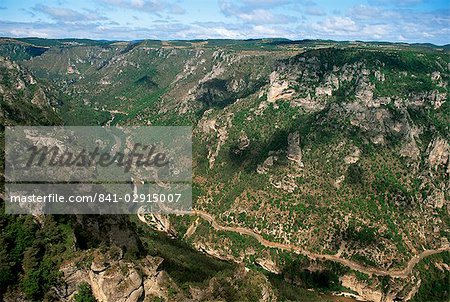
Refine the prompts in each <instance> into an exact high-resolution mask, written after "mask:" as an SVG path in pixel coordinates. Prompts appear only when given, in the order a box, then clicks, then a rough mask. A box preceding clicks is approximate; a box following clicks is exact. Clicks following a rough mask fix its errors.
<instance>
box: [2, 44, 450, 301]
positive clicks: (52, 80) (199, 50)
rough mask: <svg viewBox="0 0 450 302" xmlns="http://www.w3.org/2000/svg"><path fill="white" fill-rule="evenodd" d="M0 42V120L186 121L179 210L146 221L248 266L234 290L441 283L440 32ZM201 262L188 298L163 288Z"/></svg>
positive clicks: (445, 258) (445, 182)
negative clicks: (426, 40)
mask: <svg viewBox="0 0 450 302" xmlns="http://www.w3.org/2000/svg"><path fill="white" fill-rule="evenodd" d="M0 55H1V56H3V57H7V59H5V58H2V61H1V68H2V70H1V72H2V74H1V75H2V78H1V80H2V82H1V85H2V86H0V87H1V89H2V95H3V99H2V107H4V109H5V110H4V117H5V118H6V124H40V125H42V124H53V123H59V122H60V120H59V119H61V121H62V123H64V124H65V125H192V126H193V129H194V138H193V167H194V171H193V172H194V175H193V180H194V183H193V195H194V209H195V211H196V212H195V213H193V214H194V215H186V216H170V217H159V216H156V215H155V216H149V217H146V219H147V220H148V223H149V225H152V223H151V221H152V220H153V221H154V220H155V219H156V220H159V222H160V223H162V224H163V225H164V226H165V227H164V229H163V231H164V230H165V231H167V232H168V230H170V232H168V233H169V235H171V236H175V237H176V238H177V239H176V240H177V242H179V244H183V245H186V246H189V247H190V248H192V253H194V251H195V250H196V251H200V252H202V253H206V254H209V255H212V256H214V257H216V258H220V259H224V260H227V261H232V262H237V263H241V264H244V265H245V266H246V267H247V268H249V269H250V272H251V273H252V274H253V273H254V274H255V276H253V277H252V278H251V280H247V279H245V277H242V278H244V279H242V280H241V279H239V280H241V281H239V282H244V283H245V282H255V284H259V285H258V286H261V288H265V289H264V290H261V291H258V293H246V294H248V295H249V296H245V295H244V296H240V297H239V299H248V300H253V299H252V298H251V297H252V296H251V295H253V294H254V295H257V296H258V299H259V298H264V299H265V300H267V301H269V300H271V299H272V298H273V297H275V296H277V295H278V298H279V299H280V300H284V299H293V298H289V297H292V293H291V292H290V291H291V290H298V288H303V289H305V288H315V289H316V290H319V291H321V292H325V293H330V292H335V293H340V292H347V293H352V294H353V295H355V296H357V297H360V298H364V299H368V300H377V299H381V297H383V299H386V300H385V301H393V300H394V299H397V300H410V299H412V300H414V299H415V300H416V301H429V300H433V299H434V300H436V301H445V300H446V299H448V297H449V294H450V293H449V292H448V289H445V287H446V286H445V284H446V282H447V284H448V281H449V278H450V270H449V266H450V262H449V261H450V252H449V250H450V246H449V240H450V202H449V200H450V194H449V192H450V178H449V177H450V146H449V141H450V102H449V95H448V84H449V79H450V56H449V53H448V50H446V49H445V47H444V48H440V47H431V46H428V45H408V44H394V43H365V42H334V41H314V40H305V41H287V40H286V41H285V40H277V39H267V40H265V39H262V40H245V41H239V40H230V41H228V40H204V41H203V40H195V41H168V42H166V41H153V40H149V41H137V42H133V43H130V42H107V41H99V42H95V41H90V40H89V41H85V40H76V41H75V40H74V41H71V40H49V41H46V40H43V41H41V40H39V39H38V40H36V39H21V40H20V41H19V40H14V39H4V40H2V41H1V43H0ZM10 60H14V62H12V61H10ZM19 86H20V87H19ZM30 99H31V102H30V101H26V100H30ZM36 106H37V107H39V108H41V109H40V110H39V113H36V112H35V109H34V108H35V107H36ZM196 213H197V214H196ZM142 227H145V226H140V227H139V228H142ZM135 228H136V225H134V224H133V226H132V227H131V229H132V231H133V232H134V231H135ZM141 232H148V228H146V229H145V231H141ZM174 234H175V235H174ZM146 237H147V235H145V234H142V233H141V234H139V238H140V240H143V241H145V238H146ZM158 238H159V237H158ZM177 244H178V243H177ZM155 245H156V246H158V243H155ZM156 249H158V248H156ZM150 250H151V249H150ZM434 251H436V252H439V253H436V254H434ZM89 253H93V254H92V255H94V254H95V251H93V250H92V251H90V252H89ZM145 253H149V250H147V249H144V251H143V252H142V254H140V256H137V258H136V259H140V260H139V261H143V260H142V259H143V255H145ZM158 255H159V256H161V255H160V254H158ZM195 255H197V254H195ZM200 255H201V254H200ZM419 255H421V256H420V257H419ZM422 255H423V260H422ZM166 256H167V258H166V260H164V261H168V262H169V263H171V261H172V260H170V258H171V257H175V259H176V257H178V256H176V255H175V254H170V255H166ZM201 256H204V255H201ZM201 256H196V257H201ZM425 256H429V257H425ZM92 257H94V256H92ZM205 257H206V256H205ZM163 258H165V257H163ZM416 258H417V261H415V260H414V259H416ZM202 259H203V258H202ZM206 259H208V260H206ZM419 259H420V260H421V261H419ZM120 261H122V260H120ZM133 261H135V262H134V263H135V265H137V266H139V265H142V264H139V263H140V262H139V261H137V260H133ZM136 261H137V262H136ZM202 261H206V263H208V261H216V260H210V258H204V260H202ZM175 262H176V261H175ZM136 263H137V264H136ZM163 263H164V262H163ZM192 265H194V264H192ZM220 265H222V264H220ZM220 265H219V264H218V266H220ZM223 265H224V266H227V265H228V264H226V265H225V264H223ZM163 266H164V264H163ZM166 269H167V271H168V274H169V275H170V274H171V272H170V269H173V270H174V271H176V270H177V268H176V267H175V268H174V267H171V266H170V264H169V267H168V268H167V267H166ZM227 269H228V270H229V271H232V270H233V269H235V270H236V271H239V270H238V269H236V268H233V269H231V268H227ZM219 270H220V269H218V271H219ZM81 271H83V270H81ZM398 272H404V273H398ZM85 273H86V272H84V271H83V272H82V274H85ZM215 273H217V272H215ZM215 273H211V274H210V275H208V276H207V278H205V279H203V282H206V281H204V280H209V285H208V286H209V289H205V288H206V287H202V289H201V290H200V291H201V292H202V294H198V296H195V295H194V294H193V291H192V290H188V289H187V287H188V285H187V284H190V283H189V282H187V281H186V279H184V280H183V281H182V282H181V283H182V284H185V285H180V283H179V284H178V285H177V286H181V287H183V286H185V287H186V288H180V289H179V292H180V296H178V298H180V297H184V298H186V299H187V298H192V299H194V300H207V299H214V298H211V297H214V295H213V293H215V292H214V291H213V290H212V288H214V281H213V280H215V279H214V278H217V275H214V274H215ZM172 274H174V275H177V274H179V271H178V272H174V273H172ZM236 274H237V275H238V276H246V275H245V274H244V273H242V271H239V273H236ZM212 276H215V277H212ZM227 276H228V275H227ZM248 278H250V277H248ZM174 279H175V282H176V281H178V282H180V279H178V280H176V279H177V278H176V277H175V278H174ZM181 279H182V278H181ZM431 284H433V286H435V288H436V286H437V288H441V289H442V290H439V291H432V290H430V289H431V288H432V285H431ZM91 286H92V284H91ZM173 286H174V285H173ZM203 286H205V283H204V284H203ZM230 286H231V287H234V288H235V289H236V288H243V287H245V286H243V287H242V284H241V285H237V284H233V285H230ZM291 287H293V288H291ZM269 289H270V290H269ZM264 291H265V294H264ZM261 292H262V293H263V294H261ZM227 294H230V293H229V292H227ZM181 295H183V296H181ZM259 295H262V296H259ZM271 295H273V297H272V296H271ZM137 296H138V295H137ZM139 297H141V296H138V297H137V298H139ZM164 297H166V298H167V297H168V298H169V300H170V296H168V294H165V295H164ZM172 298H173V297H172ZM253 298H254V297H253ZM180 299H181V298H180ZM225 299H226V298H225ZM312 299H319V298H318V297H317V296H316V297H315V298H312ZM333 299H335V298H333ZM133 301H134V300H133Z"/></svg>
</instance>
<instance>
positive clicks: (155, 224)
mask: <svg viewBox="0 0 450 302" xmlns="http://www.w3.org/2000/svg"><path fill="white" fill-rule="evenodd" d="M141 217H142V216H140V217H139V219H141V220H142V221H143V222H145V223H146V224H148V225H149V226H150V227H152V228H153V229H155V230H157V231H160V232H164V233H166V234H167V235H168V236H169V237H171V238H175V237H177V235H178V234H177V231H176V230H175V229H174V228H173V226H172V224H171V223H170V220H169V217H168V216H167V215H162V214H157V213H146V214H145V215H144V217H143V218H141Z"/></svg>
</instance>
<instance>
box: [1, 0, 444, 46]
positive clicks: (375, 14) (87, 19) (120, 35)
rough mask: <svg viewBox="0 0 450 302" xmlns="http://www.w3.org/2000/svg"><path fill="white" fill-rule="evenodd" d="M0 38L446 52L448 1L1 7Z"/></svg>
mask: <svg viewBox="0 0 450 302" xmlns="http://www.w3.org/2000/svg"><path fill="white" fill-rule="evenodd" d="M0 36H9V37H26V36H27V37H29V36H34V37H45V38H65V37H74V38H91V39H117V40H134V39H162V40H169V39H204V38H232V39H247V38H262V37H284V38H289V39H333V40H367V41H372V40H383V41H395V42H430V43H435V44H447V43H450V0H435V1H433V0H428V1H427V0H340V1H338V0H241V1H237V0H204V1H200V0H192V1H189V0H168V1H163V0H81V1H66V0H50V1H32V0H31V1H17V0H1V1H0Z"/></svg>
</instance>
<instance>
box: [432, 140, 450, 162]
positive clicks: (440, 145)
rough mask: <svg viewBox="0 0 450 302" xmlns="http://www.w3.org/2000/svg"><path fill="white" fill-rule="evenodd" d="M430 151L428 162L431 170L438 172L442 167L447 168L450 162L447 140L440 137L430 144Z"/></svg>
mask: <svg viewBox="0 0 450 302" xmlns="http://www.w3.org/2000/svg"><path fill="white" fill-rule="evenodd" d="M428 150H429V157H428V162H429V164H430V167H431V168H433V169H435V170H436V169H437V168H438V167H439V166H441V165H443V166H445V165H446V164H447V162H448V161H449V155H450V147H449V144H448V142H447V141H446V140H445V139H443V138H440V137H438V138H436V139H435V140H434V141H433V142H432V143H430V145H429V146H428Z"/></svg>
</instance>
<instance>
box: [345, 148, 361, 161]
mask: <svg viewBox="0 0 450 302" xmlns="http://www.w3.org/2000/svg"><path fill="white" fill-rule="evenodd" d="M360 155H361V150H360V149H359V148H358V147H355V149H354V151H353V152H352V153H351V154H349V155H347V156H346V157H345V158H344V162H345V163H346V164H354V163H356V162H357V161H358V160H359V157H360Z"/></svg>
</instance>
